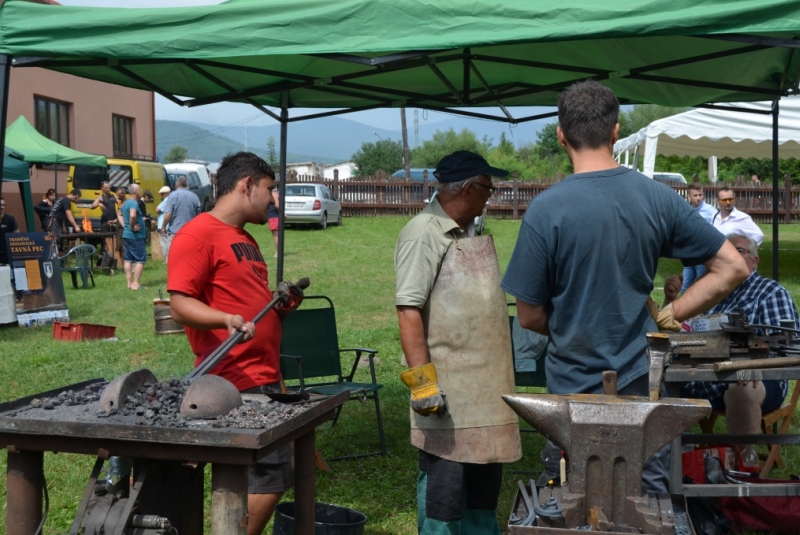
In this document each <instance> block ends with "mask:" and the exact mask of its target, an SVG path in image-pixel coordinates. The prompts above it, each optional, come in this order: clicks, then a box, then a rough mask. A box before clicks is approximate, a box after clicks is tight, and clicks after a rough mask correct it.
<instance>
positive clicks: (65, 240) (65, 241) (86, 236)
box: [58, 232, 117, 270]
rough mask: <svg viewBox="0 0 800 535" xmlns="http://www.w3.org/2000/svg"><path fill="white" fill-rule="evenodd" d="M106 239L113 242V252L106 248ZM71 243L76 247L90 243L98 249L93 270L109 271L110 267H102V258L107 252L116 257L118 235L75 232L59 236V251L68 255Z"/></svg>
mask: <svg viewBox="0 0 800 535" xmlns="http://www.w3.org/2000/svg"><path fill="white" fill-rule="evenodd" d="M106 239H110V240H111V250H110V251H109V250H108V248H107V247H106ZM70 243H73V245H76V244H78V243H88V244H90V245H94V246H95V247H96V248H97V251H96V253H95V257H94V258H95V261H94V266H92V269H105V270H109V269H111V268H110V267H103V266H100V262H99V261H100V258H101V257H102V254H103V252H104V251H107V252H108V253H109V254H110V255H111V257H112V258H113V257H114V251H116V248H117V233H116V232H73V233H72V234H59V235H58V245H59V251H60V252H62V253H66V252H67V251H69V249H70V245H69V244H70Z"/></svg>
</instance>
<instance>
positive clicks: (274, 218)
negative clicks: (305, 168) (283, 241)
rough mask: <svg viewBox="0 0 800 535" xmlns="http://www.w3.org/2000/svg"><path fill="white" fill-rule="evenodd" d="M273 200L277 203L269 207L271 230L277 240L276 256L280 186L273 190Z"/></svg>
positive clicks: (273, 238) (276, 245) (276, 243)
mask: <svg viewBox="0 0 800 535" xmlns="http://www.w3.org/2000/svg"><path fill="white" fill-rule="evenodd" d="M272 200H273V202H274V203H275V204H274V205H270V207H269V230H270V232H272V240H273V241H274V242H275V258H277V257H278V226H279V217H280V214H279V213H278V210H280V208H281V200H280V198H279V197H278V187H277V185H276V186H275V189H274V190H272Z"/></svg>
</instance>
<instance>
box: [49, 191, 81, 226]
mask: <svg viewBox="0 0 800 535" xmlns="http://www.w3.org/2000/svg"><path fill="white" fill-rule="evenodd" d="M80 198H81V190H79V189H74V190H72V191H70V192H69V193H68V194H67V196H66V197H61V198H60V199H58V200H57V201H56V202H55V204H53V208H52V210H50V215H49V216H48V219H47V222H46V230H49V231H50V232H54V233H55V234H66V233H67V232H70V231H69V230H67V229H68V228H71V229H75V230H77V229H79V228H81V226H80V225H79V224H78V222H77V221H75V217H74V216H73V215H72V203H74V202H76V201H77V200H78V199H80Z"/></svg>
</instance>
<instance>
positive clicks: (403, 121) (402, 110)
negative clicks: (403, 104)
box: [400, 108, 411, 180]
mask: <svg viewBox="0 0 800 535" xmlns="http://www.w3.org/2000/svg"><path fill="white" fill-rule="evenodd" d="M400 124H402V125H403V169H404V170H405V172H406V180H411V169H410V168H409V165H408V129H407V128H406V109H405V108H400Z"/></svg>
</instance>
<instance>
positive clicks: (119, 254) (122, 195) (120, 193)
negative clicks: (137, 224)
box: [111, 186, 128, 275]
mask: <svg viewBox="0 0 800 535" xmlns="http://www.w3.org/2000/svg"><path fill="white" fill-rule="evenodd" d="M116 193H117V223H116V224H115V225H113V227H112V228H114V231H115V232H116V236H115V237H114V239H115V241H116V243H117V247H116V249H115V250H114V254H115V255H116V259H115V261H116V266H117V268H119V266H122V265H124V264H125V240H123V239H122V232H123V231H124V230H125V220H124V219H123V217H122V205H123V204H124V203H125V200H126V199H127V198H128V190H127V189H126V188H125V186H119V187H117V189H116ZM111 274H112V275H113V274H114V271H113V270H112V271H111Z"/></svg>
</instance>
